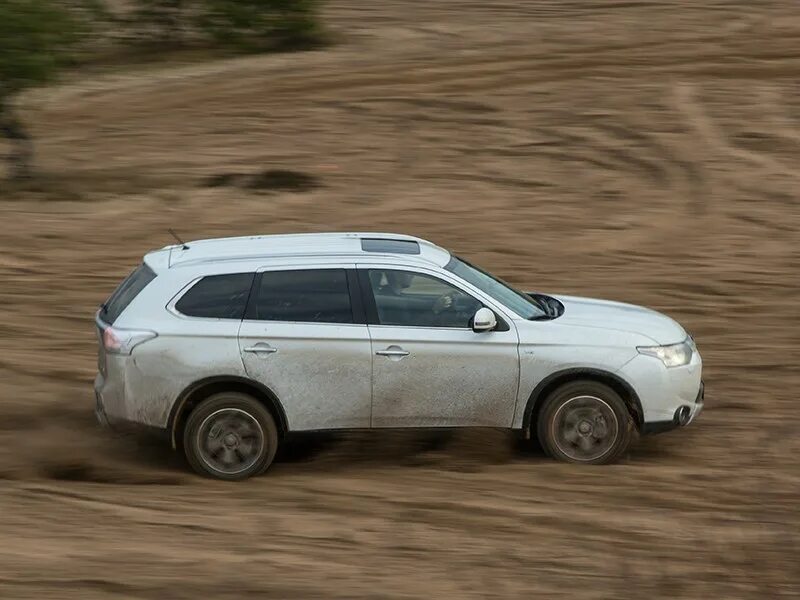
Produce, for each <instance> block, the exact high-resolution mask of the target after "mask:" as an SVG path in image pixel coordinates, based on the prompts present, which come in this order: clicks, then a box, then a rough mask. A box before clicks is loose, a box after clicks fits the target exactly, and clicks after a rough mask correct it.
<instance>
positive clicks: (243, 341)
mask: <svg viewBox="0 0 800 600" xmlns="http://www.w3.org/2000/svg"><path fill="white" fill-rule="evenodd" d="M349 273H350V274H349V275H348V271H347V270H345V269H344V268H341V267H338V268H328V267H321V268H312V267H302V268H300V267H298V268H291V269H282V270H270V271H263V272H260V273H257V274H256V280H255V282H254V287H253V292H252V294H251V296H252V298H251V299H250V301H249V302H248V307H247V314H246V315H245V319H244V320H243V321H242V325H241V328H240V330H239V347H240V350H241V353H242V361H243V362H244V366H245V369H246V371H247V374H248V375H249V376H250V377H252V378H253V379H255V380H256V381H259V382H261V383H263V384H264V385H265V386H267V387H268V388H269V389H270V390H272V391H273V392H274V393H275V395H276V396H277V398H278V400H279V401H280V403H281V405H282V406H283V409H284V411H285V413H286V418H287V421H288V425H289V429H290V430H292V431H302V430H311V429H338V428H351V427H352V428H365V427H369V424H370V404H371V394H372V380H371V377H372V353H371V348H370V342H369V332H368V331H367V326H366V324H365V323H364V320H363V318H360V317H359V314H358V311H356V312H354V311H353V303H352V302H351V294H350V289H351V287H353V288H357V287H358V286H357V284H356V283H355V280H354V275H353V274H354V271H353V270H352V267H351V270H350V272H349ZM357 304H358V306H360V303H358V302H357Z"/></svg>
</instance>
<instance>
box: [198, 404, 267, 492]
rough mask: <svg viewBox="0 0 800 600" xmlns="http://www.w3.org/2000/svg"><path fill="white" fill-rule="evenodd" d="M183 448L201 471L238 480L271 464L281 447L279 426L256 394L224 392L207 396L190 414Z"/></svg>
mask: <svg viewBox="0 0 800 600" xmlns="http://www.w3.org/2000/svg"><path fill="white" fill-rule="evenodd" d="M183 448H184V451H185V453H186V459H187V460H188V461H189V464H190V465H191V466H192V468H193V469H194V470H195V471H196V472H197V473H199V474H201V475H205V476H207V477H215V478H217V479H226V480H229V481H238V480H241V479H247V478H248V477H252V476H253V475H258V474H259V473H262V472H263V471H265V470H266V469H267V467H269V465H270V464H271V463H272V460H273V459H274V458H275V452H276V451H277V449H278V429H277V427H276V426H275V420H274V419H273V418H272V415H270V414H269V411H267V409H266V408H264V406H263V405H262V404H261V403H260V402H258V401H257V400H256V399H255V398H253V397H252V396H248V395H247V394H241V393H238V392H223V393H220V394H214V395H213V396H210V397H209V398H207V399H206V400H204V401H203V402H202V403H200V405H199V406H198V407H197V408H195V409H194V410H193V411H192V413H191V414H190V415H189V418H188V419H187V421H186V427H185V429H184V436H183Z"/></svg>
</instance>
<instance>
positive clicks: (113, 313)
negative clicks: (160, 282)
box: [100, 263, 156, 325]
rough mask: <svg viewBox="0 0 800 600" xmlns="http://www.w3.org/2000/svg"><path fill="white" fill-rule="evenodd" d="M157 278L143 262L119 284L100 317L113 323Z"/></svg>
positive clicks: (102, 309)
mask: <svg viewBox="0 0 800 600" xmlns="http://www.w3.org/2000/svg"><path fill="white" fill-rule="evenodd" d="M155 278H156V274H155V273H153V271H152V270H151V269H150V267H148V266H147V265H146V264H144V263H142V264H141V265H139V267H137V269H136V270H135V271H134V272H133V273H131V274H130V275H128V277H127V278H126V279H125V281H123V282H122V283H120V284H119V287H118V288H117V289H116V290H114V293H113V294H111V297H110V298H109V299H108V300H107V301H106V303H105V304H104V305H103V307H102V308H101V309H100V318H101V319H103V321H105V322H106V323H108V324H109V325H113V324H114V321H116V320H117V317H119V316H120V315H121V314H122V311H124V310H125V309H126V308H128V305H129V304H130V303H131V302H133V299H134V298H136V296H138V295H139V292H141V291H142V290H143V289H144V288H145V287H147V284H148V283H150V282H151V281H153V279H155Z"/></svg>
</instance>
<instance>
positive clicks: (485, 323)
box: [472, 306, 497, 333]
mask: <svg viewBox="0 0 800 600" xmlns="http://www.w3.org/2000/svg"><path fill="white" fill-rule="evenodd" d="M495 327H497V317H496V316H495V314H494V312H493V311H492V310H491V309H489V308H486V307H485V306H484V307H482V308H479V309H478V312H476V313H475V317H474V318H473V319H472V331H474V332H475V333H480V332H481V331H491V330H492V329H494V328H495Z"/></svg>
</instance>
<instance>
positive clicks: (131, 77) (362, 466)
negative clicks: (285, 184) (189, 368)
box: [0, 0, 800, 599]
mask: <svg viewBox="0 0 800 600" xmlns="http://www.w3.org/2000/svg"><path fill="white" fill-rule="evenodd" d="M326 19H327V21H328V23H329V24H330V26H331V28H332V29H333V30H334V31H335V32H337V33H338V34H339V35H340V41H339V43H338V44H337V45H336V46H334V47H332V48H328V49H325V50H321V51H315V52H311V53H305V54H300V55H282V56H271V57H248V58H240V59H234V60H227V61H218V62H212V63H205V64H184V65H175V66H170V67H168V66H164V65H159V66H154V67H149V68H147V69H146V70H144V72H141V71H136V70H128V69H126V70H121V71H116V72H110V73H107V74H103V75H102V76H100V77H95V78H93V79H92V80H91V81H87V80H86V79H85V78H83V77H80V76H75V77H74V78H73V80H71V81H68V82H65V83H64V84H63V85H61V86H60V87H57V88H49V89H46V90H39V91H36V92H33V93H31V94H30V95H29V97H28V100H29V102H31V103H32V104H33V105H34V106H35V111H34V112H33V113H32V114H31V115H30V123H31V126H32V127H33V129H34V131H35V134H36V136H37V150H38V153H39V154H38V166H39V169H40V171H41V172H42V180H43V183H40V184H34V185H30V186H27V187H24V188H19V187H14V186H9V185H8V184H1V185H0V195H2V199H3V201H2V202H0V220H2V224H3V227H2V228H1V229H0V308H2V311H1V312H0V394H1V395H0V540H1V541H2V543H0V597H1V598H36V599H41V598H81V599H91V598H111V597H114V598H153V599H168V598H210V597H214V598H236V599H238V598H268V597H269V598H309V597H320V598H329V597H339V598H361V597H385V598H431V597H459V598H473V597H474V598H481V597H502V598H516V597H522V596H531V595H538V596H539V597H544V598H576V597H577V598H622V597H631V598H634V597H636V598H641V597H664V598H793V597H798V596H800V509H798V501H799V500H800V466H799V465H798V456H799V455H800V435H798V427H797V422H798V421H797V414H798V413H797V411H798V406H797V402H798V394H797V391H796V390H797V386H798V385H800V372H799V371H798V366H797V365H798V352H797V348H798V347H800V309H798V297H799V296H800V277H799V276H798V275H799V273H798V265H800V199H798V190H800V6H798V4H797V2H796V0H785V1H783V2H767V1H763V2H753V1H751V0H746V1H745V0H742V1H738V2H737V1H733V0H731V1H722V0H717V1H708V2H689V1H687V0H675V1H672V2H611V1H607V2H600V1H594V2H591V1H579V0H558V1H557V0H549V1H545V0H542V1H539V2H532V1H531V2H518V1H516V2H506V1H504V0H503V1H501V0H496V1H493V2H478V1H476V0H437V1H431V2H425V3H421V2H413V1H411V0H382V1H381V2H356V1H355V0H337V1H332V2H330V3H329V5H328V7H327V9H326ZM0 150H2V149H0ZM266 169H291V170H295V171H299V172H303V173H307V174H309V175H311V176H313V177H316V178H318V181H319V183H320V184H321V187H319V188H318V189H315V190H312V191H308V192H303V193H295V192H270V191H266V190H254V189H245V188H246V186H243V185H237V182H238V183H242V182H245V181H246V178H242V179H239V180H233V185H221V186H216V187H208V185H207V183H208V181H209V178H214V177H215V176H219V175H224V174H228V173H243V174H257V173H260V172H262V171H264V170H266ZM222 179H223V180H224V179H225V178H222ZM217 182H219V178H217ZM168 227H173V228H175V229H177V230H178V231H179V232H180V233H181V234H182V235H184V236H185V237H186V238H190V239H191V238H199V237H211V236H216V235H229V234H243V233H256V232H263V233H271V232H288V231H322V230H330V229H340V230H353V229H356V230H362V229H366V230H392V231H401V232H407V233H412V234H417V235H421V236H424V237H427V238H430V239H433V240H435V241H436V242H438V243H441V244H443V245H445V246H449V247H452V248H454V249H456V250H457V251H458V252H459V253H462V254H464V255H466V256H468V257H469V258H470V259H472V260H474V261H477V262H478V263H480V264H482V265H484V266H486V267H487V268H490V269H492V270H494V271H496V272H497V273H499V274H501V275H502V276H504V277H506V278H507V279H509V280H511V281H513V282H516V283H519V284H520V285H522V286H525V287H528V288H534V289H541V290H544V291H558V292H564V293H573V294H580V295H588V296H600V297H608V298H613V299H619V300H625V301H629V302H635V303H641V304H646V305H649V306H652V307H654V308H657V309H659V310H663V311H665V312H667V313H669V314H670V315H672V316H673V317H675V318H676V319H678V320H679V321H681V322H682V323H683V324H685V325H686V327H687V329H688V330H689V331H691V332H692V333H693V334H694V335H695V337H696V339H697V340H698V344H699V347H700V350H701V352H702V353H703V356H704V359H705V361H706V384H707V412H706V413H704V414H703V415H702V417H701V419H700V420H699V421H698V422H697V423H696V424H695V425H693V426H692V427H691V428H689V429H687V430H683V431H679V432H674V433H671V434H668V435H664V436H659V437H654V438H648V439H645V440H642V441H640V442H639V443H638V444H637V445H636V446H635V447H634V448H633V449H632V450H631V452H630V454H629V456H627V457H626V459H625V460H624V461H623V462H622V463H621V464H619V465H615V466H610V467H602V468H579V467H575V466H567V465H560V464H555V463H553V462H550V461H548V460H546V459H545V458H543V457H542V456H541V455H539V454H537V453H536V452H535V451H534V452H532V451H529V450H525V449H524V448H521V447H520V446H519V444H518V443H517V442H516V441H515V440H514V438H513V437H511V436H509V435H507V434H505V433H502V432H494V431H489V432H483V431H477V432H476V431H472V432H464V433H459V434H455V435H431V434H400V433H393V434H376V435H365V434H359V435H348V436H338V437H326V436H310V437H306V438H302V439H299V440H295V441H294V442H292V444H291V445H289V446H287V447H286V448H285V449H284V450H283V452H282V454H281V457H280V459H279V462H278V463H277V464H276V465H275V466H274V468H273V469H272V470H271V471H270V472H269V473H268V474H267V475H265V476H264V477H261V478H258V479H256V480H253V481H249V482H246V483H243V484H238V485H225V484H221V483H217V482H211V481H205V480H201V479H199V478H196V477H194V476H193V475H191V474H189V473H188V472H187V471H186V467H185V465H184V464H183V463H182V461H181V459H180V458H179V457H176V456H174V455H172V454H171V453H170V452H169V451H168V450H166V449H165V448H163V447H160V446H158V445H154V444H153V443H152V442H148V441H143V440H135V439H128V438H115V437H112V436H110V435H108V434H105V433H103V432H100V431H99V430H98V429H97V428H96V427H95V426H94V423H93V419H92V415H91V409H92V401H93V400H92V393H91V380H92V378H93V374H94V368H95V364H94V361H95V359H94V352H95V340H94V337H93V336H94V333H93V328H92V314H93V311H94V309H95V307H96V305H97V304H98V302H100V301H101V300H103V299H104V298H105V297H106V295H107V294H108V293H109V292H110V290H111V289H112V288H113V287H114V285H115V284H116V283H117V281H118V280H119V279H120V278H121V277H122V276H123V275H124V273H126V272H127V271H128V270H130V269H131V268H132V266H133V265H135V264H136V263H137V262H138V261H139V259H140V257H141V255H142V254H143V253H144V252H146V251H147V250H148V249H150V248H154V247H160V246H163V245H165V244H167V243H170V241H171V240H170V238H169V236H168V234H167V232H166V229H167V228H168Z"/></svg>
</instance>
